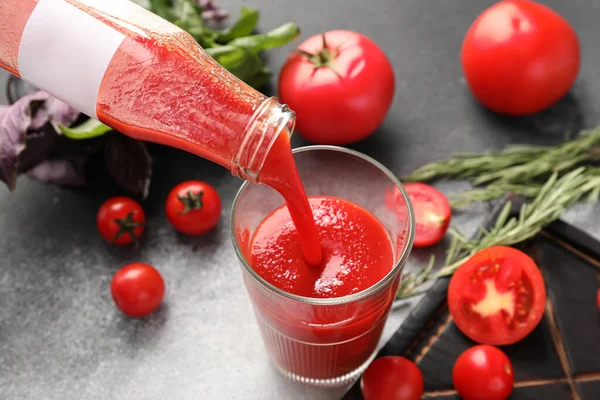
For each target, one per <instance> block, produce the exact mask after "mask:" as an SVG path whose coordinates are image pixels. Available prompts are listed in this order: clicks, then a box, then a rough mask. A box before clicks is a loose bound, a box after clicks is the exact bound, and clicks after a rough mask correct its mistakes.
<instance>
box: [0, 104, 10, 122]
mask: <svg viewBox="0 0 600 400" xmlns="http://www.w3.org/2000/svg"><path fill="white" fill-rule="evenodd" d="M9 108H10V106H2V105H0V123H2V120H3V119H4V116H5V115H6V113H7V112H8V109H9Z"/></svg>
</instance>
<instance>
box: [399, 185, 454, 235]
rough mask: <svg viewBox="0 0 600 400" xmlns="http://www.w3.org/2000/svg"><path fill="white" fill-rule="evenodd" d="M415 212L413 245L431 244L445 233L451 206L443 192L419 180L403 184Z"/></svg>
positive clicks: (448, 223) (450, 215) (450, 214)
mask: <svg viewBox="0 0 600 400" xmlns="http://www.w3.org/2000/svg"><path fill="white" fill-rule="evenodd" d="M403 186H404V189H405V190H406V192H407V193H408V196H409V197H410V202H411V203H412V206H413V209H414V212H415V227H416V229H415V241H414V244H413V245H414V246H415V247H428V246H433V245H434V244H436V243H437V242H439V241H440V240H442V238H443V237H444V235H445V234H446V231H447V230H448V226H449V225H450V219H451V217H452V207H451V206H450V202H449V201H448V198H447V197H446V196H445V195H444V193H442V192H440V191H439V190H437V189H436V188H434V187H433V186H429V185H426V184H424V183H420V182H411V183H406V184H404V185H403Z"/></svg>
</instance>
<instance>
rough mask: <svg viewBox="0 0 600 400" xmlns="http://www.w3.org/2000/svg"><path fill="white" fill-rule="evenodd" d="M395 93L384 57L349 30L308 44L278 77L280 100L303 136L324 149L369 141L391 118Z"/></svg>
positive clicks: (390, 67) (383, 54) (327, 35)
mask: <svg viewBox="0 0 600 400" xmlns="http://www.w3.org/2000/svg"><path fill="white" fill-rule="evenodd" d="M324 42H325V43H324ZM394 88H395V79H394V71H393V69H392V65H391V64H390V61H389V60H388V58H387V56H386V55H385V53H384V52H383V51H382V50H381V49H380V48H379V47H378V46H377V45H376V44H375V43H374V42H373V41H372V40H371V39H369V38H367V37H365V36H363V35H361V34H359V33H356V32H352V31H345V30H335V31H329V32H326V33H324V34H322V35H315V36H313V37H311V38H309V39H307V40H306V41H305V42H303V43H302V44H300V46H299V47H298V50H297V51H295V52H294V53H292V54H291V55H290V57H289V58H288V60H287V61H286V63H285V65H284V66H283V69H282V70H281V73H280V75H279V98H280V100H281V101H282V102H283V103H286V104H288V105H289V106H290V108H291V109H292V110H294V111H295V112H296V114H297V128H298V131H299V133H300V134H301V135H302V136H303V137H305V138H306V139H308V140H310V141H311V142H314V143H319V144H337V145H340V144H347V143H351V142H356V141H359V140H361V139H364V138H365V137H367V136H369V135H370V134H371V133H373V131H375V129H376V128H377V127H378V126H379V125H380V124H381V122H382V121H383V119H384V117H385V115H386V114H387V112H388V110H389V108H390V105H391V104H392V100H393V98H394Z"/></svg>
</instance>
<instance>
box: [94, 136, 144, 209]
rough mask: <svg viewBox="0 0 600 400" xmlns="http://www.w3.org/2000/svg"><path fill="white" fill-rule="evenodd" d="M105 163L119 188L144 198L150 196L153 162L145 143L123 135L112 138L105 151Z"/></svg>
mask: <svg viewBox="0 0 600 400" xmlns="http://www.w3.org/2000/svg"><path fill="white" fill-rule="evenodd" d="M104 162H105V163H106V167H107V168H108V172H109V173H110V175H111V176H112V177H113V179H114V180H115V181H116V182H117V184H118V185H119V186H121V187H122V188H123V189H125V190H127V191H128V192H130V193H132V194H135V195H138V196H141V197H142V198H146V197H147V196H148V190H149V189H150V178H151V176H152V160H151V158H150V153H148V149H147V148H146V145H145V144H144V143H143V142H140V141H137V140H134V139H131V138H129V137H127V136H125V135H121V134H117V135H113V136H111V137H110V142H109V143H108V144H107V145H106V147H105V149H104Z"/></svg>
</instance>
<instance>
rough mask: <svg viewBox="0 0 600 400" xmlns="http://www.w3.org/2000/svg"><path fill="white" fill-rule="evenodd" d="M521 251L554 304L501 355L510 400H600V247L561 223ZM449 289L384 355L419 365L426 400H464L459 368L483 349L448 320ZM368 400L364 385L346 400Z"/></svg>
mask: <svg viewBox="0 0 600 400" xmlns="http://www.w3.org/2000/svg"><path fill="white" fill-rule="evenodd" d="M518 205H519V204H518V203H515V207H514V211H515V212H516V210H517V208H518ZM496 215H497V213H495V214H494V215H493V216H492V218H491V219H490V224H491V223H493V221H495V219H496ZM517 247H519V248H520V249H521V250H523V251H525V252H526V253H528V254H529V255H530V256H531V257H532V258H533V259H534V260H535V261H536V263H537V264H538V266H539V267H540V269H541V270H542V274H543V276H544V280H545V283H546V289H547V293H548V300H547V306H546V312H545V314H544V318H543V319H542V321H541V323H540V324H539V325H538V326H537V327H536V329H535V330H534V331H533V332H532V333H531V334H530V335H529V336H527V337H526V338H525V339H524V340H522V341H520V342H519V343H516V344H514V345H511V346H502V347H501V349H502V350H503V351H504V352H506V354H507V355H508V356H509V358H510V359H511V361H512V363H513V367H514V369H515V389H514V391H513V393H512V395H511V397H510V399H513V400H520V399H544V400H554V399H556V400H565V399H580V400H597V399H600V312H599V311H598V306H597V304H596V293H597V290H598V285H599V279H600V242H598V241H597V240H596V239H594V238H592V237H591V236H589V235H588V234H586V233H584V232H583V231H581V230H579V229H577V228H575V227H574V226H571V225H569V224H567V223H565V222H563V221H560V220H559V221H556V222H555V223H553V224H551V225H550V226H549V227H547V228H546V229H545V230H544V231H542V232H540V234H538V235H537V236H536V237H535V238H533V239H532V240H530V241H528V242H527V243H523V244H522V245H519V246H517ZM449 281H450V278H444V279H439V280H437V281H436V282H435V284H434V285H433V287H432V288H431V290H430V291H429V292H428V293H427V295H426V296H425V297H424V298H423V299H422V300H421V301H420V302H419V304H418V305H417V306H416V307H415V308H414V310H413V311H412V312H411V314H410V315H409V317H408V318H407V319H406V320H405V322H404V323H403V324H402V326H401V327H400V328H399V329H398V331H397V332H396V333H395V334H394V335H393V336H392V338H391V339H390V340H389V341H388V343H387V344H386V345H385V346H384V347H383V348H382V349H381V350H380V352H379V353H378V355H377V357H383V356H389V355H401V356H404V357H406V358H408V359H410V360H413V361H414V362H416V363H417V365H418V366H419V368H420V369H421V371H422V372H423V378H424V382H425V394H424V397H423V398H435V399H459V398H460V397H459V396H458V395H457V394H456V392H455V391H454V390H453V385H452V367H453V365H454V362H455V360H456V359H457V357H458V356H459V355H460V354H461V353H462V352H463V351H464V350H466V349H467V348H469V347H470V346H473V345H475V343H474V342H473V341H471V340H470V339H469V338H467V337H466V336H464V335H463V334H462V333H461V332H460V331H459V330H458V329H457V327H456V325H455V324H454V322H453V321H452V317H451V316H450V314H449V312H448V309H447V305H446V294H447V290H448V284H449ZM361 399H363V397H362V394H361V392H360V380H359V381H357V382H356V383H355V384H354V385H353V386H352V387H351V389H350V390H349V391H348V392H347V393H346V394H345V396H344V397H343V400H361Z"/></svg>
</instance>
